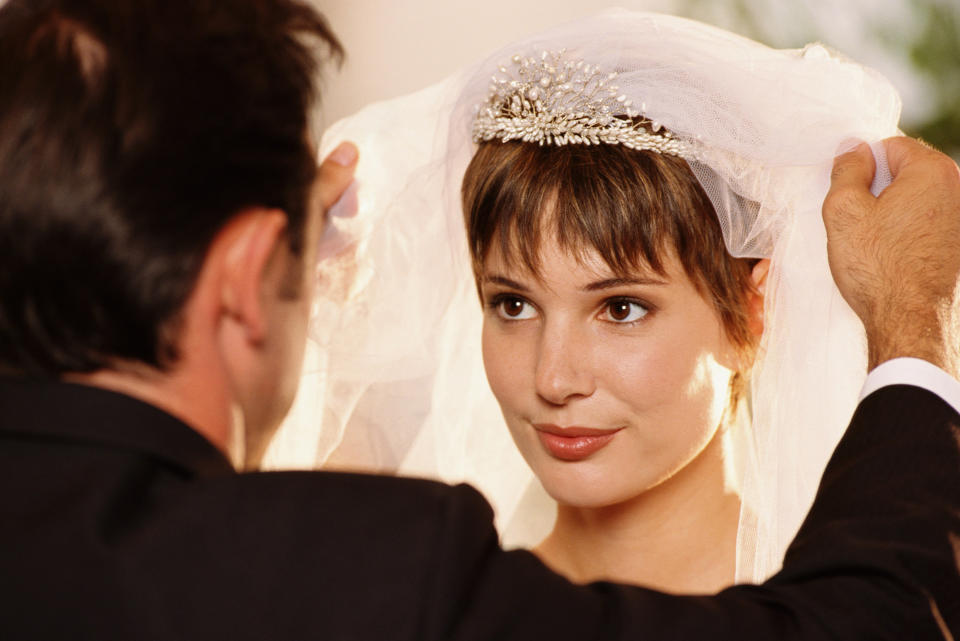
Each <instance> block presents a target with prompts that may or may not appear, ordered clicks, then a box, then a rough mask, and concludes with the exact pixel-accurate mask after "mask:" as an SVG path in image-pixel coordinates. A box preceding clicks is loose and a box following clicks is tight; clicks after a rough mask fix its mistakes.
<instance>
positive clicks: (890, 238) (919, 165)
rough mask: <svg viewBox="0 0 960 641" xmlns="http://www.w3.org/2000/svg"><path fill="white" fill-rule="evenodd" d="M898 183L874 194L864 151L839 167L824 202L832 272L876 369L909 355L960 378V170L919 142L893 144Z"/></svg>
mask: <svg viewBox="0 0 960 641" xmlns="http://www.w3.org/2000/svg"><path fill="white" fill-rule="evenodd" d="M884 144H885V147H886V153H887V162H888V163H889V166H890V172H891V173H892V174H893V182H892V183H891V184H890V185H889V186H888V187H887V188H886V189H885V190H884V191H883V192H882V193H881V194H880V196H879V197H877V198H875V197H874V196H873V195H872V194H871V193H870V183H871V181H872V179H873V173H874V161H873V155H872V154H871V153H870V148H869V147H868V146H867V145H866V144H863V145H860V146H859V147H857V148H856V149H854V150H853V151H851V152H849V153H846V154H843V155H841V156H839V157H837V158H836V160H835V161H834V167H833V175H832V178H831V187H830V191H829V193H828V194H827V197H826V200H825V201H824V203H823V220H824V223H825V225H826V228H827V239H828V240H827V249H828V254H829V258H830V269H831V271H832V272H833V278H834V280H835V281H836V282H837V286H838V287H839V289H840V293H841V294H842V295H843V297H844V298H845V299H846V301H847V302H848V303H849V304H850V306H851V307H852V308H853V310H854V311H855V312H856V313H857V315H858V316H859V317H860V319H861V320H862V321H863V324H864V327H865V328H866V330H867V340H868V344H869V364H870V368H871V369H872V368H873V367H876V366H877V365H879V364H880V363H882V362H884V361H886V360H890V359H891V358H897V357H900V356H912V357H915V358H922V359H924V360H927V361H929V362H931V363H933V364H934V365H937V366H938V367H941V368H943V369H945V370H946V371H948V372H950V373H951V374H953V375H954V376H958V375H960V343H958V341H960V330H958V326H957V325H958V320H960V318H958V317H960V310H958V309H957V302H958V291H957V289H958V277H960V168H958V167H957V164H956V163H955V162H953V161H952V160H951V159H950V158H949V157H948V156H946V155H944V154H942V153H939V152H937V151H935V150H933V149H930V148H929V147H926V146H924V145H923V144H921V143H919V142H917V141H915V140H912V139H910V138H890V139H888V140H886V141H884Z"/></svg>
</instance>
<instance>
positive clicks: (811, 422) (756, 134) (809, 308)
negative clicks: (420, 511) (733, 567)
mask: <svg viewBox="0 0 960 641" xmlns="http://www.w3.org/2000/svg"><path fill="white" fill-rule="evenodd" d="M544 51H546V52H560V51H563V55H564V56H565V57H566V58H567V59H572V60H582V61H583V62H584V63H585V64H588V65H590V66H591V67H596V68H597V69H599V70H602V71H603V72H615V73H616V77H615V78H614V79H612V80H611V85H612V86H615V87H616V91H617V92H618V93H619V94H620V95H622V96H624V98H625V100H624V101H623V102H631V103H632V105H633V109H637V110H638V111H640V112H641V113H642V114H643V115H644V116H646V117H647V118H649V119H650V120H653V121H656V122H657V123H659V124H661V125H662V126H663V127H665V128H666V129H667V130H669V131H670V132H672V134H673V135H674V136H675V137H676V138H678V139H680V140H682V141H685V142H688V143H689V145H690V147H691V149H693V150H694V153H692V154H689V155H688V157H687V160H688V163H689V164H690V166H691V168H692V170H693V171H694V173H695V175H696V176H697V178H698V179H699V181H700V182H701V184H702V185H703V187H704V189H705V191H706V193H707V194H708V195H709V197H710V199H711V201H712V202H713V205H714V207H715V209H716V212H717V215H718V216H719V220H720V223H721V226H722V228H723V231H724V236H725V241H726V244H727V248H728V250H729V251H730V252H731V254H733V255H735V256H746V257H768V258H771V259H772V265H771V270H770V274H769V277H768V282H767V286H766V302H765V330H764V334H763V337H762V339H761V344H760V349H759V352H758V356H757V361H756V364H755V366H754V369H753V372H752V378H751V386H750V396H749V399H750V402H749V403H748V405H749V412H750V415H751V418H750V419H749V420H747V421H745V422H744V421H741V422H742V423H745V424H743V425H740V426H739V427H738V428H737V429H735V430H733V431H732V432H731V437H732V438H733V451H734V454H735V456H734V462H735V466H736V471H737V475H738V478H739V480H740V486H741V487H740V490H741V495H742V498H743V505H744V509H743V514H742V517H741V525H740V530H739V538H738V562H737V563H738V576H737V579H738V581H752V580H761V579H763V578H766V577H767V576H769V575H770V574H772V573H773V572H775V571H776V570H777V569H778V568H779V566H780V563H781V561H782V556H783V552H784V550H785V548H786V546H787V544H788V543H789V542H790V540H791V539H792V537H793V535H794V534H795V532H796V530H797V528H798V527H799V525H800V522H801V520H802V518H803V516H804V515H805V513H806V511H807V509H808V508H809V506H810V504H811V502H812V500H813V496H814V493H815V491H816V488H817V485H818V482H819V478H820V474H821V472H822V470H823V468H824V466H825V464H826V462H827V459H828V457H829V455H830V453H831V452H832V450H833V448H834V446H835V445H836V442H837V440H838V439H839V437H840V435H841V434H842V432H843V429H844V428H845V427H846V424H847V421H848V420H849V417H850V415H851V413H852V411H853V408H854V406H855V403H856V399H857V394H858V391H859V389H860V386H861V384H862V382H863V379H864V376H865V374H866V350H865V338H864V335H863V330H862V327H861V326H860V324H859V321H858V320H857V318H856V317H855V315H854V314H853V313H852V312H851V310H850V309H849V308H848V306H847V305H846V304H845V303H844V301H843V299H842V298H841V296H840V294H839V292H838V291H837V289H836V287H835V285H834V284H833V281H832V279H831V277H830V271H829V267H828V264H827V255H826V236H825V232H824V228H823V224H822V220H821V217H820V207H821V204H822V202H823V198H824V195H825V194H826V191H827V189H828V186H829V177H830V170H831V165H832V160H833V157H834V155H835V153H836V152H837V150H838V148H840V147H841V146H842V145H844V144H845V143H847V142H848V141H849V140H850V139H854V138H856V139H860V140H866V141H870V142H874V141H877V140H880V139H882V138H885V137H888V136H891V135H895V134H896V133H897V121H898V118H899V110H900V103H899V98H898V96H897V94H896V92H895V90H894V89H893V88H892V87H891V85H890V84H889V83H888V82H887V81H886V80H885V79H884V78H883V77H881V76H880V75H879V74H877V73H875V72H873V71H872V70H870V69H868V68H865V67H863V66H861V65H858V64H856V63H854V62H851V61H849V60H846V59H844V58H843V57H842V56H839V55H838V54H836V53H834V52H832V51H831V50H829V49H827V48H826V47H824V46H822V45H819V44H814V45H809V46H807V47H805V48H804V49H802V50H774V49H771V48H768V47H766V46H764V45H761V44H758V43H756V42H753V41H751V40H748V39H746V38H742V37H740V36H737V35H734V34H732V33H729V32H726V31H723V30H720V29H717V28H714V27H711V26H709V25H705V24H702V23H698V22H694V21H690V20H686V19H682V18H676V17H672V16H664V15H657V14H648V13H636V12H628V11H623V10H613V11H607V12H604V13H602V14H600V15H597V16H596V17H593V18H590V19H585V20H580V21H577V22H574V23H571V24H568V25H565V26H561V27H559V28H556V29H553V30H550V31H548V32H546V33H542V34H538V35H536V36H532V37H530V38H528V39H526V40H524V41H522V42H517V43H514V44H512V45H510V46H508V47H506V48H504V49H502V50H500V51H498V52H496V53H495V54H493V55H492V56H491V57H490V58H488V59H487V60H484V61H482V62H481V63H479V64H477V65H475V66H473V67H471V68H469V69H466V70H464V71H462V72H460V73H458V74H455V75H453V76H451V77H450V78H448V79H447V80H445V81H443V82H441V83H439V84H437V85H434V86H432V87H429V88H427V89H424V90H422V91H420V92H418V93H415V94H413V95H410V96H406V97H403V98H398V99H395V100H390V101H387V102H383V103H379V104H374V105H371V106H369V107H367V108H365V109H364V110H362V111H360V112H359V113H358V114H356V115H354V116H352V117H349V118H347V119H345V120H343V121H340V122H338V123H336V124H335V125H333V126H332V127H331V128H330V129H329V130H328V131H327V132H326V134H325V136H324V140H323V143H322V148H321V150H320V151H321V155H323V154H325V153H326V152H327V151H329V150H330V149H331V148H332V147H333V146H334V145H336V144H337V143H339V142H340V141H341V140H344V139H349V140H353V141H354V142H356V143H357V144H358V146H359V148H360V152H361V160H360V165H359V167H358V170H357V182H356V193H355V194H354V196H355V197H356V203H357V211H356V213H355V214H353V215H343V213H344V212H333V215H332V216H331V224H330V226H329V228H328V232H327V237H325V239H324V241H323V242H324V251H325V252H326V253H327V254H330V255H334V254H336V255H337V257H336V258H333V259H331V260H328V261H325V262H324V263H322V264H321V266H320V267H319V268H318V269H319V270H320V274H319V279H318V282H319V284H318V296H317V301H316V303H315V308H314V329H313V336H312V340H311V345H310V348H309V351H308V359H307V364H306V366H305V370H304V377H303V380H302V384H301V389H300V392H299V396H298V400H297V402H296V405H295V407H294V410H293V412H292V414H291V416H290V418H289V419H288V421H287V423H286V424H285V425H284V427H283V428H282V429H281V431H280V433H279V435H278V438H277V442H276V443H274V445H273V447H272V449H271V453H270V456H271V457H272V459H273V461H274V463H275V464H277V463H280V464H283V463H290V462H293V463H300V464H315V465H326V466H328V467H333V468H346V469H357V470H367V471H380V472H388V473H399V474H412V475H421V476H429V477H434V478H440V479H443V480H446V481H461V480H463V481H468V482H471V483H473V484H474V485H476V486H477V487H479V488H480V489H481V490H482V491H483V492H484V493H485V494H486V495H487V496H488V498H489V499H490V500H491V502H492V503H493V504H494V506H495V507H496V510H497V519H498V524H499V526H500V527H501V530H502V531H504V532H505V533H506V534H505V535H506V536H507V538H508V539H509V538H514V540H515V541H517V542H520V543H533V542H535V539H533V540H531V538H530V537H536V536H537V535H536V534H533V533H532V529H535V525H532V524H531V523H530V522H529V521H531V520H536V517H535V516H531V515H532V514H535V513H536V510H533V511H531V510H532V508H531V506H532V505H535V504H540V503H539V501H538V500H536V496H537V494H538V493H537V489H536V484H535V481H534V480H533V479H532V476H531V474H530V472H529V471H528V469H527V467H526V465H525V463H524V462H523V460H522V459H521V458H520V455H519V454H518V453H517V452H516V449H515V447H514V445H513V443H512V442H511V441H510V437H509V434H508V431H507V429H506V427H505V426H504V424H503V420H502V418H501V416H500V412H499V408H498V407H497V404H496V402H495V400H494V398H493V396H492V394H491V393H490V391H489V389H488V387H487V384H486V379H485V376H484V373H483V366H482V363H481V358H480V326H481V307H480V304H479V302H478V300H477V296H476V290H475V288H474V283H473V278H472V273H471V269H470V259H469V254H468V251H467V245H466V239H465V232H464V229H463V223H462V214H461V208H460V200H459V190H460V179H461V178H462V176H463V172H464V169H465V167H466V165H467V163H468V162H469V160H470V157H471V156H472V154H473V151H474V149H475V145H474V143H473V142H472V140H471V128H472V124H473V120H474V118H475V116H476V113H477V108H478V106H479V105H481V103H483V102H484V100H485V99H486V97H487V94H488V91H489V90H490V84H491V81H492V80H495V79H496V78H504V77H505V76H504V74H505V73H506V72H508V71H509V69H508V67H509V66H510V65H511V64H513V62H512V61H513V60H514V57H515V56H519V57H521V58H524V57H536V56H541V55H542V52H544ZM438 53H441V54H442V52H438ZM341 208H342V209H349V205H341ZM346 213H347V214H351V213H352V212H346ZM351 244H352V249H351V250H350V251H345V252H339V253H338V251H339V249H340V248H342V247H346V246H348V245H351ZM518 533H519V534H518ZM525 533H526V534H525ZM525 537H526V538H525Z"/></svg>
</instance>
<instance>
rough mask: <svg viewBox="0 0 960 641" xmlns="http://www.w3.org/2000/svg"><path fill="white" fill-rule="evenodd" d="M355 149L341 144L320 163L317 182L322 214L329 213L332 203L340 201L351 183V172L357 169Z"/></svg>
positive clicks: (349, 144) (345, 143) (352, 146)
mask: <svg viewBox="0 0 960 641" xmlns="http://www.w3.org/2000/svg"><path fill="white" fill-rule="evenodd" d="M357 158H358V152H357V148H356V147H355V146H354V145H353V143H350V142H342V143H340V144H339V145H337V148H336V149H334V150H333V151H331V152H330V155H329V156H327V157H326V158H324V159H323V162H322V163H320V170H319V174H318V178H317V180H318V181H319V185H318V190H319V194H320V195H319V198H320V206H321V207H322V208H323V212H324V214H326V213H327V212H328V211H330V208H331V207H333V205H334V203H336V202H337V201H338V200H340V197H341V196H343V194H344V192H346V191H347V187H349V186H350V183H351V182H353V172H354V171H356V169H357Z"/></svg>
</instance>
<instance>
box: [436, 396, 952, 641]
mask: <svg viewBox="0 0 960 641" xmlns="http://www.w3.org/2000/svg"><path fill="white" fill-rule="evenodd" d="M958 423H960V417H958V415H957V413H956V412H955V411H954V410H953V409H952V408H951V407H950V406H949V405H948V404H947V403H945V402H944V401H943V400H941V399H940V398H939V397H937V396H936V395H935V394H932V393H931V392H928V391H926V390H923V389H921V388H918V387H911V386H906V385H895V386H889V387H884V388H883V389H881V390H878V391H876V392H874V393H873V394H871V395H870V396H869V397H868V398H866V399H865V400H864V401H863V402H862V403H861V404H860V406H859V407H858V409H857V411H856V413H855V415H854V417H853V419H852V421H851V425H850V427H849V429H848V431H847V433H846V435H845V436H844V438H843V439H842V440H841V442H840V444H839V446H838V448H837V450H836V452H835V453H834V456H833V458H832V459H831V461H830V463H829V464H828V466H827V469H826V471H825V473H824V477H823V481H822V483H821V486H820V490H819V492H818V495H817V498H816V500H815V502H814V505H813V507H812V509H811V511H810V514H809V515H808V517H807V519H806V521H805V522H804V525H803V526H802V527H801V529H800V532H799V534H798V535H797V537H796V539H795V540H794V542H793V544H792V545H791V546H790V548H789V550H788V552H787V556H786V559H785V563H784V567H783V570H782V571H781V572H780V573H778V574H777V575H776V576H774V577H773V578H772V579H771V580H769V581H768V582H767V583H765V584H763V585H760V586H747V585H743V586H735V587H732V588H729V589H727V590H724V591H723V592H721V593H719V594H717V595H715V596H710V597H685V596H676V595H667V594H663V593H659V592H655V591H652V590H646V589H643V588H636V587H627V586H620V585H615V584H611V583H595V584H592V585H589V586H576V585H573V584H571V583H569V582H567V581H566V580H564V579H562V578H560V577H558V576H556V575H554V574H552V573H551V572H550V571H549V570H547V569H546V568H545V567H544V566H543V565H542V564H541V563H540V562H539V561H538V560H537V559H536V558H535V557H534V556H533V555H531V554H530V553H528V552H523V551H516V552H503V551H502V550H500V548H499V546H498V544H497V541H496V538H495V535H494V534H493V530H492V527H491V526H490V524H489V518H490V517H489V508H487V507H486V506H485V505H484V506H482V507H481V506H480V503H482V500H481V499H479V497H477V496H476V495H475V494H474V493H472V492H467V491H466V490H461V492H460V495H459V497H458V499H457V500H455V501H451V502H450V504H449V505H448V508H447V511H448V513H447V515H446V517H445V518H444V519H442V521H443V523H444V526H443V528H441V533H440V534H438V537H437V541H436V550H437V554H436V556H435V566H434V577H435V579H434V582H433V587H432V590H431V592H430V594H431V597H430V598H431V601H432V603H433V605H434V606H435V607H434V608H433V609H432V610H431V615H430V616H429V617H428V619H429V625H428V626H426V628H425V631H426V630H429V634H425V635H424V638H435V639H441V638H442V639H457V640H464V641H466V640H474V639H477V640H479V639H533V638H545V639H551V641H556V640H558V639H577V640H578V641H579V640H582V639H623V640H626V639H644V640H646V639H650V640H663V639H677V640H680V639H686V640H692V639H713V640H723V639H730V640H734V639H736V640H737V641H742V640H744V639H751V640H755V639H769V640H774V639H777V640H797V641H799V640H801V639H802V640H812V639H835V640H837V641H839V640H841V639H842V640H844V641H855V640H858V639H863V640H866V639H870V640H878V639H890V640H894V639H897V640H903V639H911V640H912V641H922V640H926V639H930V640H934V639H937V640H940V639H952V638H960V572H958V565H957V558H958V556H960V427H958ZM484 509H485V510H486V511H487V514H486V515H484V514H482V512H483V511H484ZM478 520H484V521H485V522H486V525H485V526H480V525H478ZM951 634H952V636H951Z"/></svg>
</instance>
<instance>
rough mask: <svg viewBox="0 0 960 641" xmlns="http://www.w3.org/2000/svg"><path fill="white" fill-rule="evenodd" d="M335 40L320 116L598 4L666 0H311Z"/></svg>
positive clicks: (404, 86)
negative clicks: (339, 57) (338, 60)
mask: <svg viewBox="0 0 960 641" xmlns="http://www.w3.org/2000/svg"><path fill="white" fill-rule="evenodd" d="M314 1H315V4H316V5H317V6H318V7H320V9H321V11H323V12H324V14H326V16H327V18H328V19H329V21H330V24H331V25H332V26H333V28H334V31H336V33H337V35H338V36H339V37H340V39H341V40H342V41H343V44H344V45H345V46H346V48H347V51H348V57H347V60H346V63H345V64H344V66H343V69H342V70H341V71H340V72H339V73H337V72H331V73H328V78H327V83H326V85H325V86H326V91H325V92H324V93H325V98H324V113H325V119H326V121H327V123H331V122H333V121H335V120H337V119H338V118H341V117H343V116H345V115H348V114H350V113H353V112H354V111H356V110H357V109H359V108H360V107H362V106H363V105H365V104H367V103H369V102H373V101H376V100H382V99H385V98H390V97H393V96H399V95H402V94H405V93H409V92H411V91H414V90H416V89H420V88H422V87H425V86H427V85H429V84H431V83H433V82H434V81H437V80H440V79H441V78H443V77H444V76H446V75H447V74H449V73H452V72H453V71H455V70H457V69H459V68H460V67H463V66H465V65H467V64H469V63H472V62H476V61H477V60H479V59H480V58H481V57H483V56H484V55H486V54H487V53H489V52H490V51H492V50H494V49H496V48H498V47H500V46H503V45H506V44H509V43H510V42H512V41H514V40H518V39H520V38H521V37H523V36H525V35H528V34H530V33H535V32H536V31H539V30H541V29H544V28H548V27H551V26H554V25H557V24H560V23H563V22H566V21H568V20H572V19H575V18H578V17H581V16H585V15H589V14H592V13H595V12H597V11H599V10H601V9H603V8H605V7H611V6H621V7H626V8H631V9H646V10H652V11H668V10H669V9H670V8H671V7H672V5H673V2H672V0H632V1H631V0H620V2H589V1H585V0H551V1H550V2H544V1H543V0H483V2H478V1H477V0H314Z"/></svg>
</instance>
